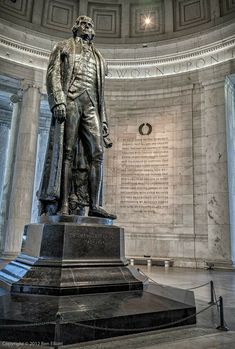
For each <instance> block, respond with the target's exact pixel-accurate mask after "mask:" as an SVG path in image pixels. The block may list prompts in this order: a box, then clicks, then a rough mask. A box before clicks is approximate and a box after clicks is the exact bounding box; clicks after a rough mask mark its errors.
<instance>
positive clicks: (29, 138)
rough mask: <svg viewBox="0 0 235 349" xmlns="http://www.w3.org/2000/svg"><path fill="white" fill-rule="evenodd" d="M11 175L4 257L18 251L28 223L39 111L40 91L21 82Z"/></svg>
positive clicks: (33, 84)
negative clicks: (14, 156) (15, 144)
mask: <svg viewBox="0 0 235 349" xmlns="http://www.w3.org/2000/svg"><path fill="white" fill-rule="evenodd" d="M22 87H23V90H24V93H23V100H22V108H21V113H20V122H19V131H18V138H17V149H16V158H15V166H14V176H13V183H12V190H11V196H10V207H9V214H8V221H7V230H6V238H5V243H4V251H3V257H4V258H8V259H10V258H14V257H15V256H16V255H17V254H18V253H19V251H20V248H21V241H22V236H23V230H24V225H25V224H28V223H29V222H30V218H31V207H32V194H33V185H34V173H35V163H36V153H37V138H38V124H39V114H40V90H39V86H37V85H36V84H35V83H31V82H30V83H29V82H26V81H24V84H23V86H22Z"/></svg>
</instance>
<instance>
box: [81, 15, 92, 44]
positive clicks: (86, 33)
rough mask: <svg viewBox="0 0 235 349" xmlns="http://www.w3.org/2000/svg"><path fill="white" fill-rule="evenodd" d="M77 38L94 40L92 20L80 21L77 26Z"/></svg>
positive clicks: (84, 19) (87, 18)
mask: <svg viewBox="0 0 235 349" xmlns="http://www.w3.org/2000/svg"><path fill="white" fill-rule="evenodd" d="M77 36H80V37H81V38H83V39H84V40H93V38H94V36H95V31H94V25H93V22H92V19H91V18H89V17H86V18H83V19H82V20H80V21H79V23H78V26H77Z"/></svg>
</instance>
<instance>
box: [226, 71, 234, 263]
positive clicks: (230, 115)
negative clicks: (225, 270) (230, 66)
mask: <svg viewBox="0 0 235 349" xmlns="http://www.w3.org/2000/svg"><path fill="white" fill-rule="evenodd" d="M225 113H226V129H227V157H228V187H229V213H230V236H231V253H232V260H233V264H234V265H235V157H234V154H235V86H234V84H233V81H232V80H231V79H230V78H229V77H227V78H226V81H225Z"/></svg>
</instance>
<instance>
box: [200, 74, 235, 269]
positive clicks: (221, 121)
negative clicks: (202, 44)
mask: <svg viewBox="0 0 235 349" xmlns="http://www.w3.org/2000/svg"><path fill="white" fill-rule="evenodd" d="M204 103H205V105H204V106H205V110H204V115H205V132H206V149H205V151H206V167H207V171H206V172H207V174H206V177H207V224H208V260H209V261H211V262H212V263H213V264H214V265H215V266H218V267H229V266H232V261H231V239H230V224H229V193H228V171H227V145H226V118H225V93H224V80H223V81H212V82H206V83H205V84H204Z"/></svg>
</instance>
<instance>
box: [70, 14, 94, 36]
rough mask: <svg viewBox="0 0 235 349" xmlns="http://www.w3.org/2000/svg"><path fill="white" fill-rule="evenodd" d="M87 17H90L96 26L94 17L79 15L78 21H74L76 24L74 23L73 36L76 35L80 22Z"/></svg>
mask: <svg viewBox="0 0 235 349" xmlns="http://www.w3.org/2000/svg"><path fill="white" fill-rule="evenodd" d="M85 19H89V20H90V21H91V23H92V25H93V26H94V22H93V20H92V18H90V17H88V16H79V17H78V18H77V19H76V21H75V23H74V25H73V27H72V32H73V36H76V33H77V30H78V26H79V23H80V22H81V21H83V20H85Z"/></svg>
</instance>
